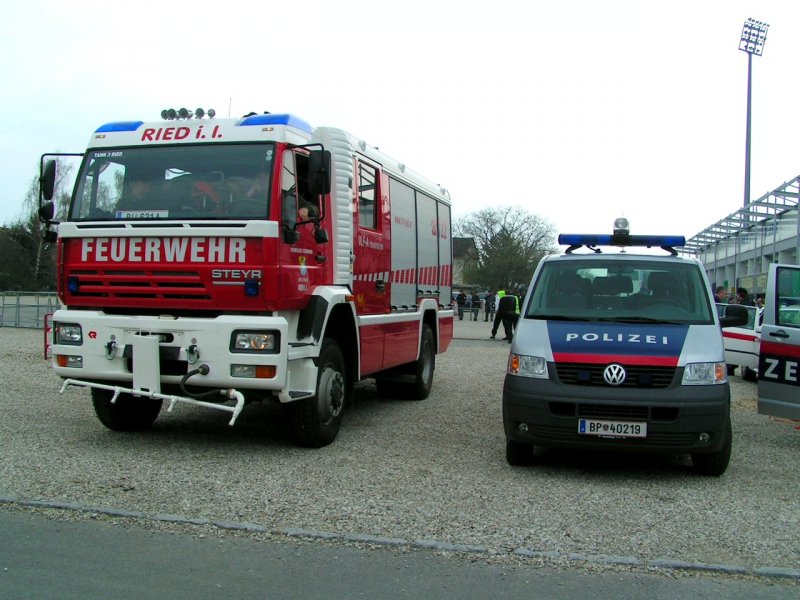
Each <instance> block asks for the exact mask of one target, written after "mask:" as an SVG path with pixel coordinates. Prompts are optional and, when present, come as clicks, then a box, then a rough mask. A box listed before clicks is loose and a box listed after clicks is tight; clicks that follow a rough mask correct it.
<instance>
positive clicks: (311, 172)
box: [308, 150, 331, 196]
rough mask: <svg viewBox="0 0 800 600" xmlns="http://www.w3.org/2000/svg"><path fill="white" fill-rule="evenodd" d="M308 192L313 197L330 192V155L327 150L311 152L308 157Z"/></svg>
mask: <svg viewBox="0 0 800 600" xmlns="http://www.w3.org/2000/svg"><path fill="white" fill-rule="evenodd" d="M308 191H309V192H310V193H311V194H312V195H314V196H319V195H323V196H324V195H325V194H330V192H331V153H330V151H329V150H312V151H311V152H310V153H309V155H308Z"/></svg>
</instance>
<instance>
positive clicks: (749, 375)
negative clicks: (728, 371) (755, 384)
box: [742, 367, 758, 381]
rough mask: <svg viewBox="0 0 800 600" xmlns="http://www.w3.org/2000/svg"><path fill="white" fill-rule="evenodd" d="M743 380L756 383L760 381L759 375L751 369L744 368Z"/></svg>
mask: <svg viewBox="0 0 800 600" xmlns="http://www.w3.org/2000/svg"><path fill="white" fill-rule="evenodd" d="M742 379H744V380H745V381H756V380H757V379H758V373H756V371H754V370H753V369H751V368H750V367H742Z"/></svg>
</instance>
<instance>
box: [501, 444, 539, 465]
mask: <svg viewBox="0 0 800 600" xmlns="http://www.w3.org/2000/svg"><path fill="white" fill-rule="evenodd" d="M506 462H507V463H508V464H509V465H511V466H512V467H526V466H528V465H532V464H533V444H524V443H522V442H515V441H514V440H506Z"/></svg>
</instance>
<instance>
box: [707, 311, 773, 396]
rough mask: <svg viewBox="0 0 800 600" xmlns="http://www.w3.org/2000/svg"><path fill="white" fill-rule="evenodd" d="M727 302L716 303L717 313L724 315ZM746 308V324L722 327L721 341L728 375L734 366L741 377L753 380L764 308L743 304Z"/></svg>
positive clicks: (756, 365) (755, 372) (755, 371)
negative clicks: (737, 368)
mask: <svg viewBox="0 0 800 600" xmlns="http://www.w3.org/2000/svg"><path fill="white" fill-rule="evenodd" d="M728 306H729V305H728V304H717V313H718V314H719V316H720V317H724V316H725V313H726V310H727V307H728ZM745 308H746V309H747V324H746V325H742V326H741V327H724V328H723V329H722V342H723V345H724V346H725V363H726V364H727V365H728V375H733V373H734V370H735V369H736V367H739V368H740V369H741V370H740V371H739V373H740V374H741V376H742V379H745V380H747V381H755V380H756V379H757V377H758V349H759V345H760V344H761V321H762V319H763V316H764V309H763V308H757V307H755V306H745Z"/></svg>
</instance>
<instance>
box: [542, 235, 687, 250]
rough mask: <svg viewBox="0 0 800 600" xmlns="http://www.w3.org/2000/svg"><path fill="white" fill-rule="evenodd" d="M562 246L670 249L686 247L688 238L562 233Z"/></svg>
mask: <svg viewBox="0 0 800 600" xmlns="http://www.w3.org/2000/svg"><path fill="white" fill-rule="evenodd" d="M558 243H559V244H561V245H562V246H647V247H648V248H649V247H653V246H655V247H665V246H666V247H669V248H674V247H675V246H685V245H686V238H685V237H684V236H682V235H626V234H617V235H608V234H603V233H599V234H592V233H590V234H586V233H562V234H561V235H559V236H558Z"/></svg>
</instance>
